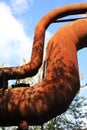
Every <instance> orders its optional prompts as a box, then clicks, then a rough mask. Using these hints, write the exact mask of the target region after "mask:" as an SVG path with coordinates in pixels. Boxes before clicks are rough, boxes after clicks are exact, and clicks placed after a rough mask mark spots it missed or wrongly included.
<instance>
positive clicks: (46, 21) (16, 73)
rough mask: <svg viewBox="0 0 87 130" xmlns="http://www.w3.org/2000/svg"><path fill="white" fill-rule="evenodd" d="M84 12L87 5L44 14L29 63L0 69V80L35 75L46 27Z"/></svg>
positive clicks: (71, 6)
mask: <svg viewBox="0 0 87 130" xmlns="http://www.w3.org/2000/svg"><path fill="white" fill-rule="evenodd" d="M85 12H87V3H81V4H74V5H67V6H63V7H61V8H58V9H55V10H53V11H51V12H49V13H48V14H46V15H45V16H44V17H43V18H42V19H41V20H40V22H39V23H38V24H37V25H36V28H35V34H34V40H33V49H32V55H31V60H30V62H29V63H27V64H25V65H23V66H18V67H5V68H0V78H1V79H2V76H3V75H4V77H5V78H6V79H7V80H9V79H22V78H26V77H29V76H30V77H31V76H33V75H35V74H36V73H37V72H38V69H39V68H40V66H41V64H42V58H43V47H44V38H45V31H46V29H47V27H48V26H49V25H50V24H51V23H52V22H53V21H55V20H56V19H59V18H62V17H65V16H68V15H74V14H83V13H85Z"/></svg>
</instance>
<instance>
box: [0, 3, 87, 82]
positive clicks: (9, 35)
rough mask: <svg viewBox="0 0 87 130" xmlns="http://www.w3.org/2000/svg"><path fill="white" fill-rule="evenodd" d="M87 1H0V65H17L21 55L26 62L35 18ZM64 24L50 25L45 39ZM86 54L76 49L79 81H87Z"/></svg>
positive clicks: (29, 53)
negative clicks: (80, 75) (81, 76)
mask: <svg viewBox="0 0 87 130" xmlns="http://www.w3.org/2000/svg"><path fill="white" fill-rule="evenodd" d="M81 2H87V0H73V1H70V0H61V1H59V0H0V64H1V65H2V64H4V65H5V66H17V65H21V64H22V61H23V58H25V59H26V61H29V59H30V55H31V51H32V43H33V36H34V29H35V26H36V24H37V23H38V21H39V20H40V19H41V18H42V17H43V15H45V14H47V13H48V12H50V11H51V10H53V9H55V8H58V7H61V6H64V5H67V4H75V3H81ZM64 24H65V23H60V24H59V23H57V24H52V25H51V26H50V27H49V28H48V30H47V32H46V38H45V41H46V43H47V41H48V40H49V39H50V38H51V36H52V35H53V34H54V33H55V32H56V30H58V28H59V27H61V26H62V25H64ZM86 54H87V50H86V49H83V50H80V51H79V52H78V63H79V71H80V73H83V75H84V78H83V80H82V81H81V83H82V84H85V83H86V82H87V74H86V73H87V72H86V66H87V63H86Z"/></svg>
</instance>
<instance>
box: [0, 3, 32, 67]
mask: <svg viewBox="0 0 87 130" xmlns="http://www.w3.org/2000/svg"><path fill="white" fill-rule="evenodd" d="M31 46H32V39H31V38H30V37H28V36H27V35H26V33H25V32H24V28H23V25H22V24H21V23H20V22H19V21H18V20H17V19H16V18H15V17H14V16H13V15H12V10H11V9H10V7H9V6H7V5H6V4H5V3H0V63H1V64H2V63H3V62H6V63H7V62H8V63H7V64H13V65H14V64H15V63H17V61H18V62H20V61H22V59H23V58H25V59H26V60H29V55H30V53H31V48H32V47H31ZM15 60H16V61H15ZM11 62H13V63H11ZM18 64H19V63H17V65H18Z"/></svg>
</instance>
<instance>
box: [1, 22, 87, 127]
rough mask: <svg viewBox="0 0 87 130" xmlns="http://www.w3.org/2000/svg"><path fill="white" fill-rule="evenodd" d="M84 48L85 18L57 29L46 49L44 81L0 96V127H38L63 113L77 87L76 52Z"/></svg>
mask: <svg viewBox="0 0 87 130" xmlns="http://www.w3.org/2000/svg"><path fill="white" fill-rule="evenodd" d="M84 47H87V19H80V20H76V21H74V22H72V23H70V24H68V25H66V26H63V27H61V28H60V29H59V30H58V31H57V32H56V33H55V34H54V36H53V37H52V38H51V40H50V41H49V43H48V46H47V66H46V76H45V78H44V79H43V80H42V81H41V82H40V83H39V84H36V85H35V86H32V87H21V88H12V89H6V90H5V91H4V92H2V93H0V125H3V126H9V125H18V123H19V122H20V121H21V120H25V121H27V122H28V124H29V125H40V124H43V123H44V122H46V121H48V120H50V119H52V118H53V117H55V116H57V115H59V114H61V113H63V112H65V111H66V110H67V109H68V107H69V105H70V104H71V102H72V100H73V98H74V97H75V95H76V93H77V92H78V90H79V88H80V82H79V72H78V62H77V51H78V50H79V49H81V48H84Z"/></svg>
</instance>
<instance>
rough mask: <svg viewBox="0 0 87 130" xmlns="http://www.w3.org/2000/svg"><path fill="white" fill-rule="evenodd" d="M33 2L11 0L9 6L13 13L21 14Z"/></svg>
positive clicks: (31, 0) (29, 0)
mask: <svg viewBox="0 0 87 130" xmlns="http://www.w3.org/2000/svg"><path fill="white" fill-rule="evenodd" d="M32 2H33V0H11V6H12V10H13V11H14V13H18V14H21V13H23V12H24V11H26V10H27V9H28V8H29V7H30V6H31V4H32Z"/></svg>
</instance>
